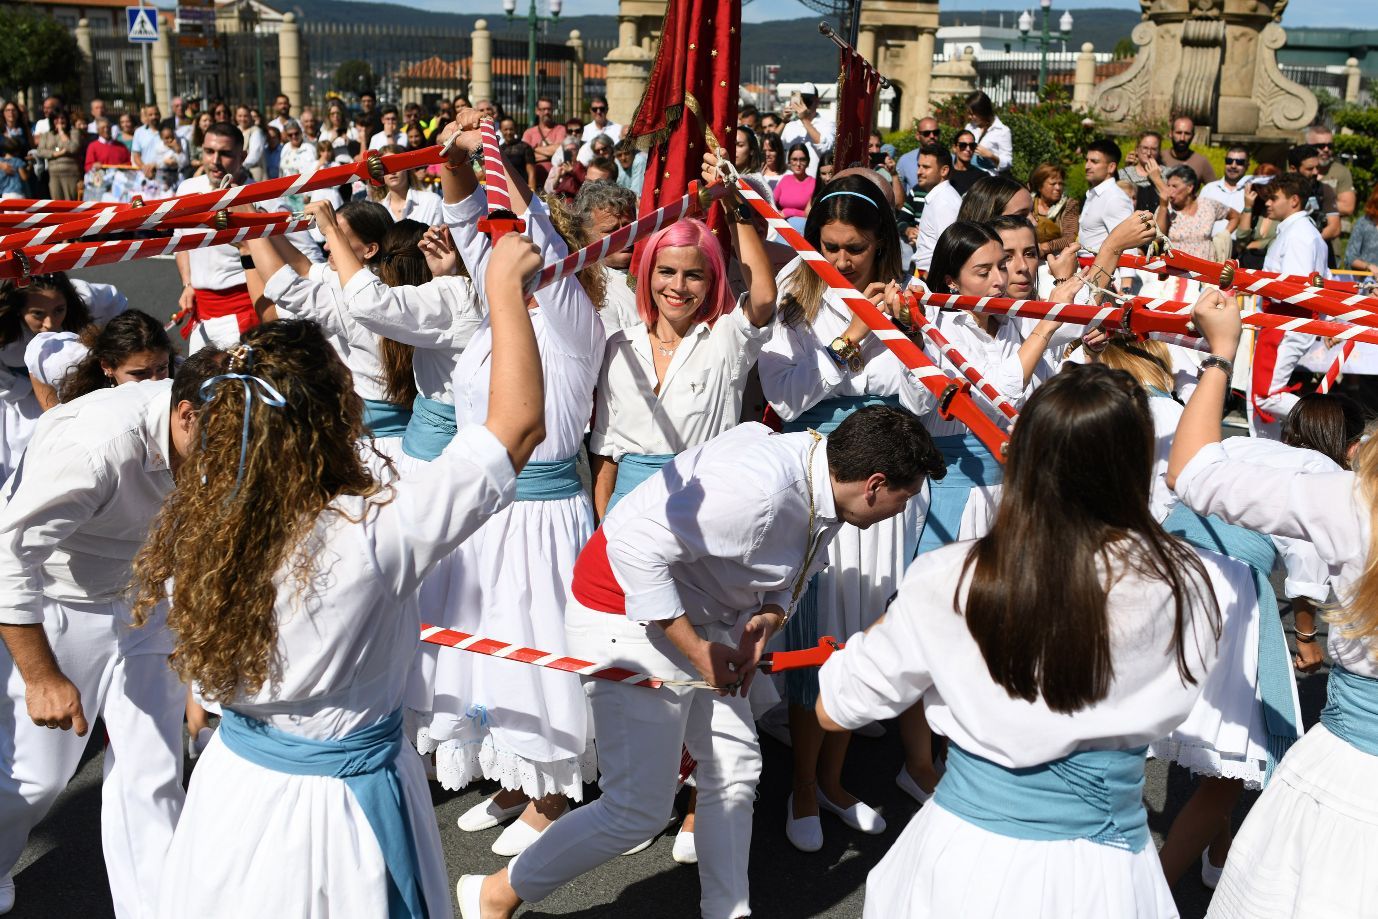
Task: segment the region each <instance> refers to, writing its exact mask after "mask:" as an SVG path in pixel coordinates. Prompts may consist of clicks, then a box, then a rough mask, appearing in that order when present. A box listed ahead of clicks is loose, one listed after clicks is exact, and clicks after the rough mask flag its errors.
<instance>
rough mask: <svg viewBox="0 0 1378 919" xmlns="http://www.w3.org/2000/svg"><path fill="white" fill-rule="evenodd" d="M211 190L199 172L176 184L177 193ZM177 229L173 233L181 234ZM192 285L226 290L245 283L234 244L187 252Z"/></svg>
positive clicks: (207, 288)
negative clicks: (197, 174)
mask: <svg viewBox="0 0 1378 919" xmlns="http://www.w3.org/2000/svg"><path fill="white" fill-rule="evenodd" d="M210 190H211V180H210V177H209V176H206V175H204V174H203V175H199V176H193V177H192V178H190V179H187V180H185V181H183V182H182V183H181V184H180V185H178V186H177V195H178V197H181V196H182V195H192V194H198V193H200V192H207V191H210ZM183 232H184V231H177V232H176V233H174V234H173V235H174V236H181V235H183ZM187 264H188V266H189V268H190V278H189V280H190V281H191V286H192V287H194V288H196V289H197V290H228V289H229V288H231V287H238V286H239V285H241V284H243V283H245V282H244V268H243V266H242V265H240V263H239V250H238V249H236V248H235V247H234V246H202V247H201V248H199V249H190V250H188V251H187Z"/></svg>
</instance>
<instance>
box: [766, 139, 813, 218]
mask: <svg viewBox="0 0 1378 919" xmlns="http://www.w3.org/2000/svg"><path fill="white" fill-rule="evenodd" d="M786 162H787V163H788V164H789V172H787V173H785V174H784V175H783V176H781V177H780V181H779V182H777V183H776V185H775V204H776V206H777V207H779V208H780V213H781V214H782V215H784V218H785V219H786V220H788V221H789V222H790V226H792V227H794V228H795V229H796V230H798V231H799V232H800V233H802V232H804V218H806V217H808V215H809V203H810V202H811V201H812V200H813V188H814V185H815V179H814V177H813V176H811V175H809V148H808V147H806V146H804V145H803V144H795V145H794V146H792V147H790V148H789V156H788V158H787V160H786Z"/></svg>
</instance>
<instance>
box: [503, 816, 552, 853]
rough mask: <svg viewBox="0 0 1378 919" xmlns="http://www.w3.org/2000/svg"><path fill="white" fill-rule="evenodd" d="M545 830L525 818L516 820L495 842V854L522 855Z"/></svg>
mask: <svg viewBox="0 0 1378 919" xmlns="http://www.w3.org/2000/svg"><path fill="white" fill-rule="evenodd" d="M543 832H545V831H544V830H538V829H536V828H535V827H534V826H532V825H531V824H529V823H527V822H526V821H525V820H514V821H512V825H511V826H509V827H508V828H507V829H505V830H503V831H502V835H501V836H499V837H498V838H497V839H496V840H494V842H493V854H494V855H502V856H505V857H507V858H511V857H512V856H514V855H521V854H522V853H523V852H525V851H526V848H527V846H529V845H531V844H532V843H533V842H535V841H536V840H538V839H540V838H541V834H542V833H543Z"/></svg>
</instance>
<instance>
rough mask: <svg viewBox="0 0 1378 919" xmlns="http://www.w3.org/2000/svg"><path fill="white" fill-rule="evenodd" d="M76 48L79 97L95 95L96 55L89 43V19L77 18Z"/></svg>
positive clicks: (87, 97) (92, 97) (85, 97)
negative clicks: (78, 57) (78, 58)
mask: <svg viewBox="0 0 1378 919" xmlns="http://www.w3.org/2000/svg"><path fill="white" fill-rule="evenodd" d="M76 38H77V50H78V51H80V52H81V97H82V98H83V99H86V100H87V101H90V100H91V99H94V98H95V97H96V57H95V54H94V52H93V50H92V44H91V20H89V19H79V20H77V29H76Z"/></svg>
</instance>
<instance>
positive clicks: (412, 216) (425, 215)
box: [383, 188, 443, 227]
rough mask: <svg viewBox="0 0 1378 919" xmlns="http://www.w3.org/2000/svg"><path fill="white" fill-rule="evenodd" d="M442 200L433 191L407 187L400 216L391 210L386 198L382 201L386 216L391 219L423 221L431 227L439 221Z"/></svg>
mask: <svg viewBox="0 0 1378 919" xmlns="http://www.w3.org/2000/svg"><path fill="white" fill-rule="evenodd" d="M442 201H443V199H442V198H441V197H440V196H439V195H437V194H436V193H435V192H433V191H426V189H424V188H409V189H407V200H406V202H405V203H404V204H403V205H402V216H401V217H398V216H397V215H396V214H394V213H393V212H392V206H391V204H390V203H389V202H388V201H387V200H386V199H384V201H383V206H384V207H386V208H387V210H388V216H389V217H391V218H392V219H393V220H415V221H416V222H417V223H424V224H425V225H426V226H428V227H433V226H436V225H437V224H439V223H440V222H441V217H440V208H441V204H442Z"/></svg>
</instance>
